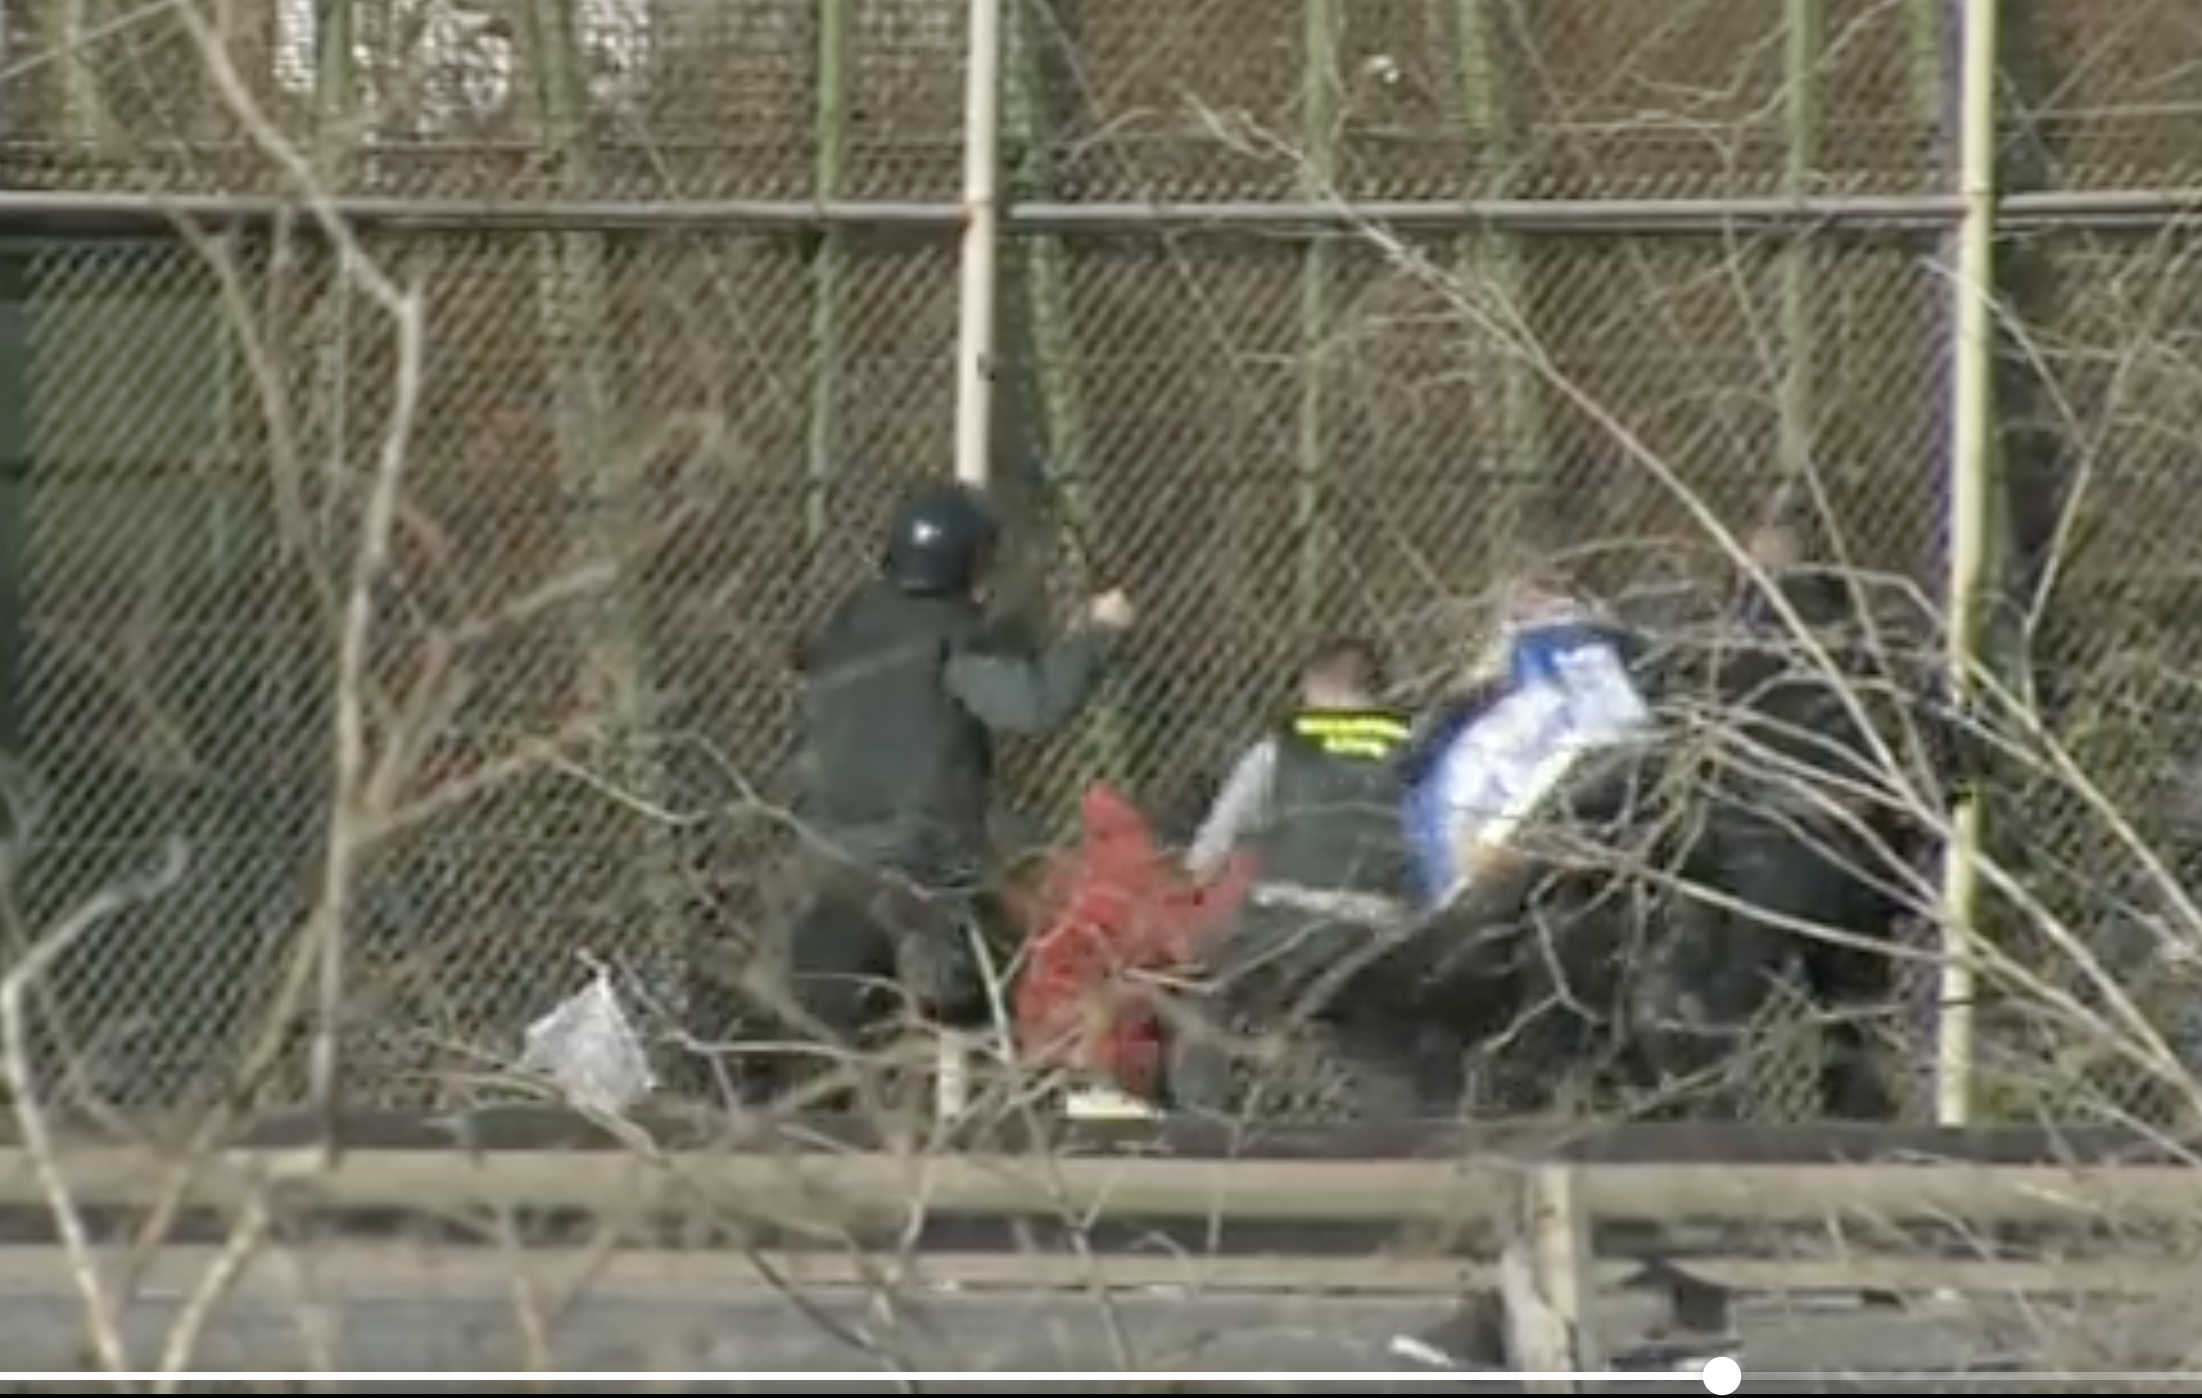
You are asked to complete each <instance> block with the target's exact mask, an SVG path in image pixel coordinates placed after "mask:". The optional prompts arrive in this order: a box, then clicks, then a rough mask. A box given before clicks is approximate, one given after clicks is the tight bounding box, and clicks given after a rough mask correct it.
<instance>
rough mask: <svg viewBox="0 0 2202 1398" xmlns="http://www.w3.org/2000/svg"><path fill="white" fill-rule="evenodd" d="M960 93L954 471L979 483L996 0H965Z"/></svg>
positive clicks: (983, 448) (995, 117) (988, 317)
mask: <svg viewBox="0 0 2202 1398" xmlns="http://www.w3.org/2000/svg"><path fill="white" fill-rule="evenodd" d="M969 23H970V31H971V32H970V36H969V44H968V47H967V48H966V50H965V55H964V64H965V73H964V94H963V212H964V225H963V304H962V310H961V319H960V320H959V321H958V323H957V333H956V479H957V480H960V481H963V482H965V483H966V484H969V485H974V486H982V487H983V486H984V485H985V484H986V481H987V476H988V474H989V460H990V458H991V455H992V453H991V443H990V442H989V440H988V427H989V424H990V423H991V421H992V418H993V406H994V299H995V296H994V293H995V265H996V259H997V258H998V257H999V256H1000V251H1001V249H1000V242H999V237H998V235H999V233H1000V226H1001V175H1002V158H1001V150H1002V126H1001V115H1002V102H1001V96H1002V0H971V8H970V19H969Z"/></svg>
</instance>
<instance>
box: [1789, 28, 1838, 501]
mask: <svg viewBox="0 0 2202 1398" xmlns="http://www.w3.org/2000/svg"><path fill="white" fill-rule="evenodd" d="M1782 27H1783V30H1784V34H1783V49H1782V51H1783V69H1784V71H1783V77H1782V125H1783V128H1784V135H1785V140H1784V151H1783V157H1782V193H1784V194H1786V195H1788V196H1789V197H1790V198H1792V199H1802V198H1804V197H1805V196H1807V195H1809V194H1811V193H1812V182H1813V180H1815V179H1816V178H1818V176H1819V168H1820V107H1821V100H1820V99H1821V88H1822V85H1823V83H1824V78H1823V76H1822V73H1821V68H1822V67H1823V66H1824V64H1825V63H1826V59H1827V43H1826V30H1827V16H1826V14H1825V13H1824V12H1823V11H1822V9H1821V0H1785V4H1784V5H1783V14H1782ZM1817 255H1818V252H1817V249H1816V248H1814V246H1813V245H1812V243H1811V242H1810V241H1808V240H1806V239H1803V238H1795V239H1791V240H1790V243H1789V246H1788V247H1786V248H1784V249H1783V250H1782V260H1781V334H1780V344H1781V364H1780V366H1779V369H1780V375H1781V383H1780V391H1779V402H1780V405H1781V406H1780V411H1779V413H1778V419H1779V421H1778V424H1777V427H1778V430H1779V432H1780V443H1781V445H1780V457H1779V467H1780V474H1781V479H1782V483H1783V484H1784V485H1785V486H1786V485H1791V484H1796V483H1806V484H1809V482H1807V479H1806V478H1807V477H1808V475H1809V474H1810V472H1811V470H1812V465H1813V453H1814V444H1813V437H1814V435H1815V429H1816V427H1817V425H1818V423H1817V415H1816V413H1815V412H1814V397H1815V395H1814V392H1813V367H1814V359H1815V357H1816V354H1817V345H1816V344H1815V340H1816V336H1815V335H1814V328H1815V318H1814V315H1813V303H1812V281H1813V277H1812V264H1813V262H1814V260H1815V259H1816V257H1817ZM1813 493H1814V494H1817V490H1815V491H1814V492H1813Z"/></svg>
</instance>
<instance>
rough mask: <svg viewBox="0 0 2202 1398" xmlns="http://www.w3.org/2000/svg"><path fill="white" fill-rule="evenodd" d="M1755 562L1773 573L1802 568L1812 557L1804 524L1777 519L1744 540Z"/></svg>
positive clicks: (1752, 560)
mask: <svg viewBox="0 0 2202 1398" xmlns="http://www.w3.org/2000/svg"><path fill="white" fill-rule="evenodd" d="M1743 546H1744V551H1745V552H1746V553H1747V554H1748V555H1749V556H1750V559H1751V562H1752V563H1754V564H1756V565H1757V566H1758V567H1760V568H1763V569H1765V570H1766V571H1767V572H1769V573H1780V572H1785V571H1787V570H1789V569H1791V568H1797V567H1801V566H1802V565H1803V564H1804V562H1805V560H1806V559H1807V558H1808V557H1810V555H1811V542H1810V540H1809V539H1808V538H1807V537H1806V534H1805V529H1804V526H1803V525H1800V524H1798V523H1796V522H1794V521H1792V520H1786V519H1777V520H1771V521H1768V522H1767V523H1765V524H1761V525H1760V526H1759V527H1758V528H1756V529H1754V530H1752V531H1751V533H1750V535H1749V536H1748V537H1747V538H1745V539H1744V541H1743Z"/></svg>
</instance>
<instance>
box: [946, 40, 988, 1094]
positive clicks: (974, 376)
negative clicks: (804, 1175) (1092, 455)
mask: <svg viewBox="0 0 2202 1398" xmlns="http://www.w3.org/2000/svg"><path fill="white" fill-rule="evenodd" d="M966 13H967V15H968V17H969V18H968V24H969V26H970V32H969V35H968V40H967V47H966V49H965V53H964V93H963V205H964V226H963V267H962V271H963V296H962V304H961V306H960V308H959V311H958V315H959V317H960V319H959V320H958V323H957V326H956V463H955V464H956V479H957V480H959V481H962V482H963V483H965V484H966V485H971V486H976V487H978V488H980V489H982V490H983V489H984V488H985V487H986V484H987V480H988V477H989V476H990V475H991V474H992V471H991V462H992V457H993V441H992V430H991V429H992V427H993V419H994V337H995V332H996V330H997V329H998V327H997V326H996V324H995V318H994V317H995V302H996V295H995V293H996V291H997V290H998V288H997V285H996V278H997V276H998V275H999V267H998V259H999V257H1000V253H1001V245H1000V232H1001V222H1000V220H1001V175H1002V0H971V3H970V8H969V10H968V11H967V12H966ZM938 1042H939V1054H938V1063H937V1074H938V1075H937V1077H936V1078H935V1079H934V1098H933V1107H934V1110H935V1111H936V1112H937V1113H938V1114H939V1115H940V1116H942V1117H944V1118H946V1117H955V1116H961V1115H962V1114H963V1112H964V1111H965V1110H966V1109H967V1108H968V1107H969V1106H970V1097H971V1055H972V1050H973V1048H974V1045H973V1044H972V1043H971V1042H970V1040H969V1038H968V1037H967V1036H966V1035H964V1034H961V1033H957V1032H954V1031H951V1030H947V1029H943V1030H942V1031H941V1032H940V1038H939V1041H938Z"/></svg>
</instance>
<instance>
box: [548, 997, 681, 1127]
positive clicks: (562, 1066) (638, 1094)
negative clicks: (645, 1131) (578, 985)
mask: <svg viewBox="0 0 2202 1398" xmlns="http://www.w3.org/2000/svg"><path fill="white" fill-rule="evenodd" d="M520 1068H521V1071H523V1072H531V1073H541V1074H542V1075H543V1076H544V1077H547V1078H549V1079H550V1080H551V1081H553V1082H555V1083H557V1084H558V1086H559V1087H560V1088H561V1089H563V1090H564V1092H565V1093H566V1095H567V1096H568V1097H569V1098H570V1099H572V1101H573V1103H574V1105H576V1106H579V1107H583V1108H587V1109H591V1110H595V1111H600V1112H610V1113H618V1112H623V1111H625V1110H626V1109H627V1108H629V1107H631V1106H633V1105H634V1104H635V1103H637V1102H639V1101H641V1100H642V1099H643V1098H644V1097H646V1096H648V1095H649V1094H650V1092H651V1090H652V1089H653V1088H655V1087H656V1086H657V1075H656V1074H655V1073H653V1072H651V1071H650V1055H649V1053H648V1052H647V1051H645V1050H644V1048H643V1046H642V1036H641V1035H640V1034H638V1033H636V1032H635V1026H634V1021H633V1020H631V1019H629V1018H628V1016H627V1010H626V1007H625V1006H623V1005H621V1004H620V1003H619V992H618V991H616V990H614V989H613V988H612V978H611V975H610V973H609V972H607V971H603V970H599V971H598V972H597V973H596V976H595V978H594V979H592V980H591V981H590V982H589V984H588V988H587V989H585V990H582V991H580V992H579V993H578V994H575V995H573V996H571V997H569V998H567V999H565V1000H563V1001H561V1002H559V1004H558V1007H557V1008H556V1009H553V1010H552V1011H551V1012H550V1013H549V1014H547V1015H544V1016H543V1017H542V1018H541V1019H538V1020H536V1021H535V1022H534V1023H533V1024H530V1025H529V1026H528V1032H527V1045H526V1048H525V1049H524V1050H523V1051H522V1052H521V1055H520Z"/></svg>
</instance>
